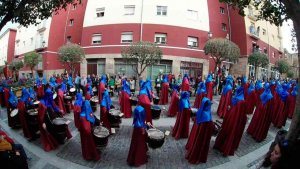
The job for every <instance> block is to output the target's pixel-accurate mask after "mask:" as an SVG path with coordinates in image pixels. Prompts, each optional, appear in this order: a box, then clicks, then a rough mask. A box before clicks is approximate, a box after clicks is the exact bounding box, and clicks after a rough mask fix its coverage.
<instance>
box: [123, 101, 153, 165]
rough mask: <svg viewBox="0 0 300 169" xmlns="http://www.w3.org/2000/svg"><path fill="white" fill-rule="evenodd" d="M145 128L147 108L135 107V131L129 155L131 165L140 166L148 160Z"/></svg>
mask: <svg viewBox="0 0 300 169" xmlns="http://www.w3.org/2000/svg"><path fill="white" fill-rule="evenodd" d="M145 128H146V125H145V109H144V108H143V107H142V106H137V107H136V108H135V109H134V117H133V132H132V137H131V143H130V148H129V152H128V156H127V163H128V165H130V166H135V167H138V166H140V165H143V164H145V163H147V161H148V157H147V151H148V146H147V144H146V138H147V134H146V131H145Z"/></svg>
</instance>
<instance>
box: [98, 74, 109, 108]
mask: <svg viewBox="0 0 300 169" xmlns="http://www.w3.org/2000/svg"><path fill="white" fill-rule="evenodd" d="M106 83H107V80H106V76H105V75H102V76H101V79H100V82H99V85H98V97H99V103H101V101H102V95H103V93H104V91H105V90H106V87H105V86H106Z"/></svg>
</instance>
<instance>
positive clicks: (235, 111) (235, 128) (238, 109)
mask: <svg viewBox="0 0 300 169" xmlns="http://www.w3.org/2000/svg"><path fill="white" fill-rule="evenodd" d="M245 103H246V102H245V100H244V89H243V88H242V87H238V88H237V90H236V94H235V96H234V97H233V98H232V103H231V108H230V110H229V112H228V114H227V115H226V116H225V118H224V121H223V123H222V126H221V131H220V132H219V134H218V136H217V138H216V142H215V145H214V148H215V149H218V150H219V151H220V152H222V153H223V155H224V156H228V155H233V154H234V151H235V150H236V149H237V148H238V146H239V143H240V141H241V138H242V135H243V132H244V129H245V126H246V122H247V115H246V112H245V110H246V104H245Z"/></svg>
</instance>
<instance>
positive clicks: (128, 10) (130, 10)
mask: <svg viewBox="0 0 300 169" xmlns="http://www.w3.org/2000/svg"><path fill="white" fill-rule="evenodd" d="M134 11H135V6H134V5H124V15H134Z"/></svg>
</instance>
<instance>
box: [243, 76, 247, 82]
mask: <svg viewBox="0 0 300 169" xmlns="http://www.w3.org/2000/svg"><path fill="white" fill-rule="evenodd" d="M247 82H248V80H247V77H246V76H243V77H242V84H246V83H247Z"/></svg>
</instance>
